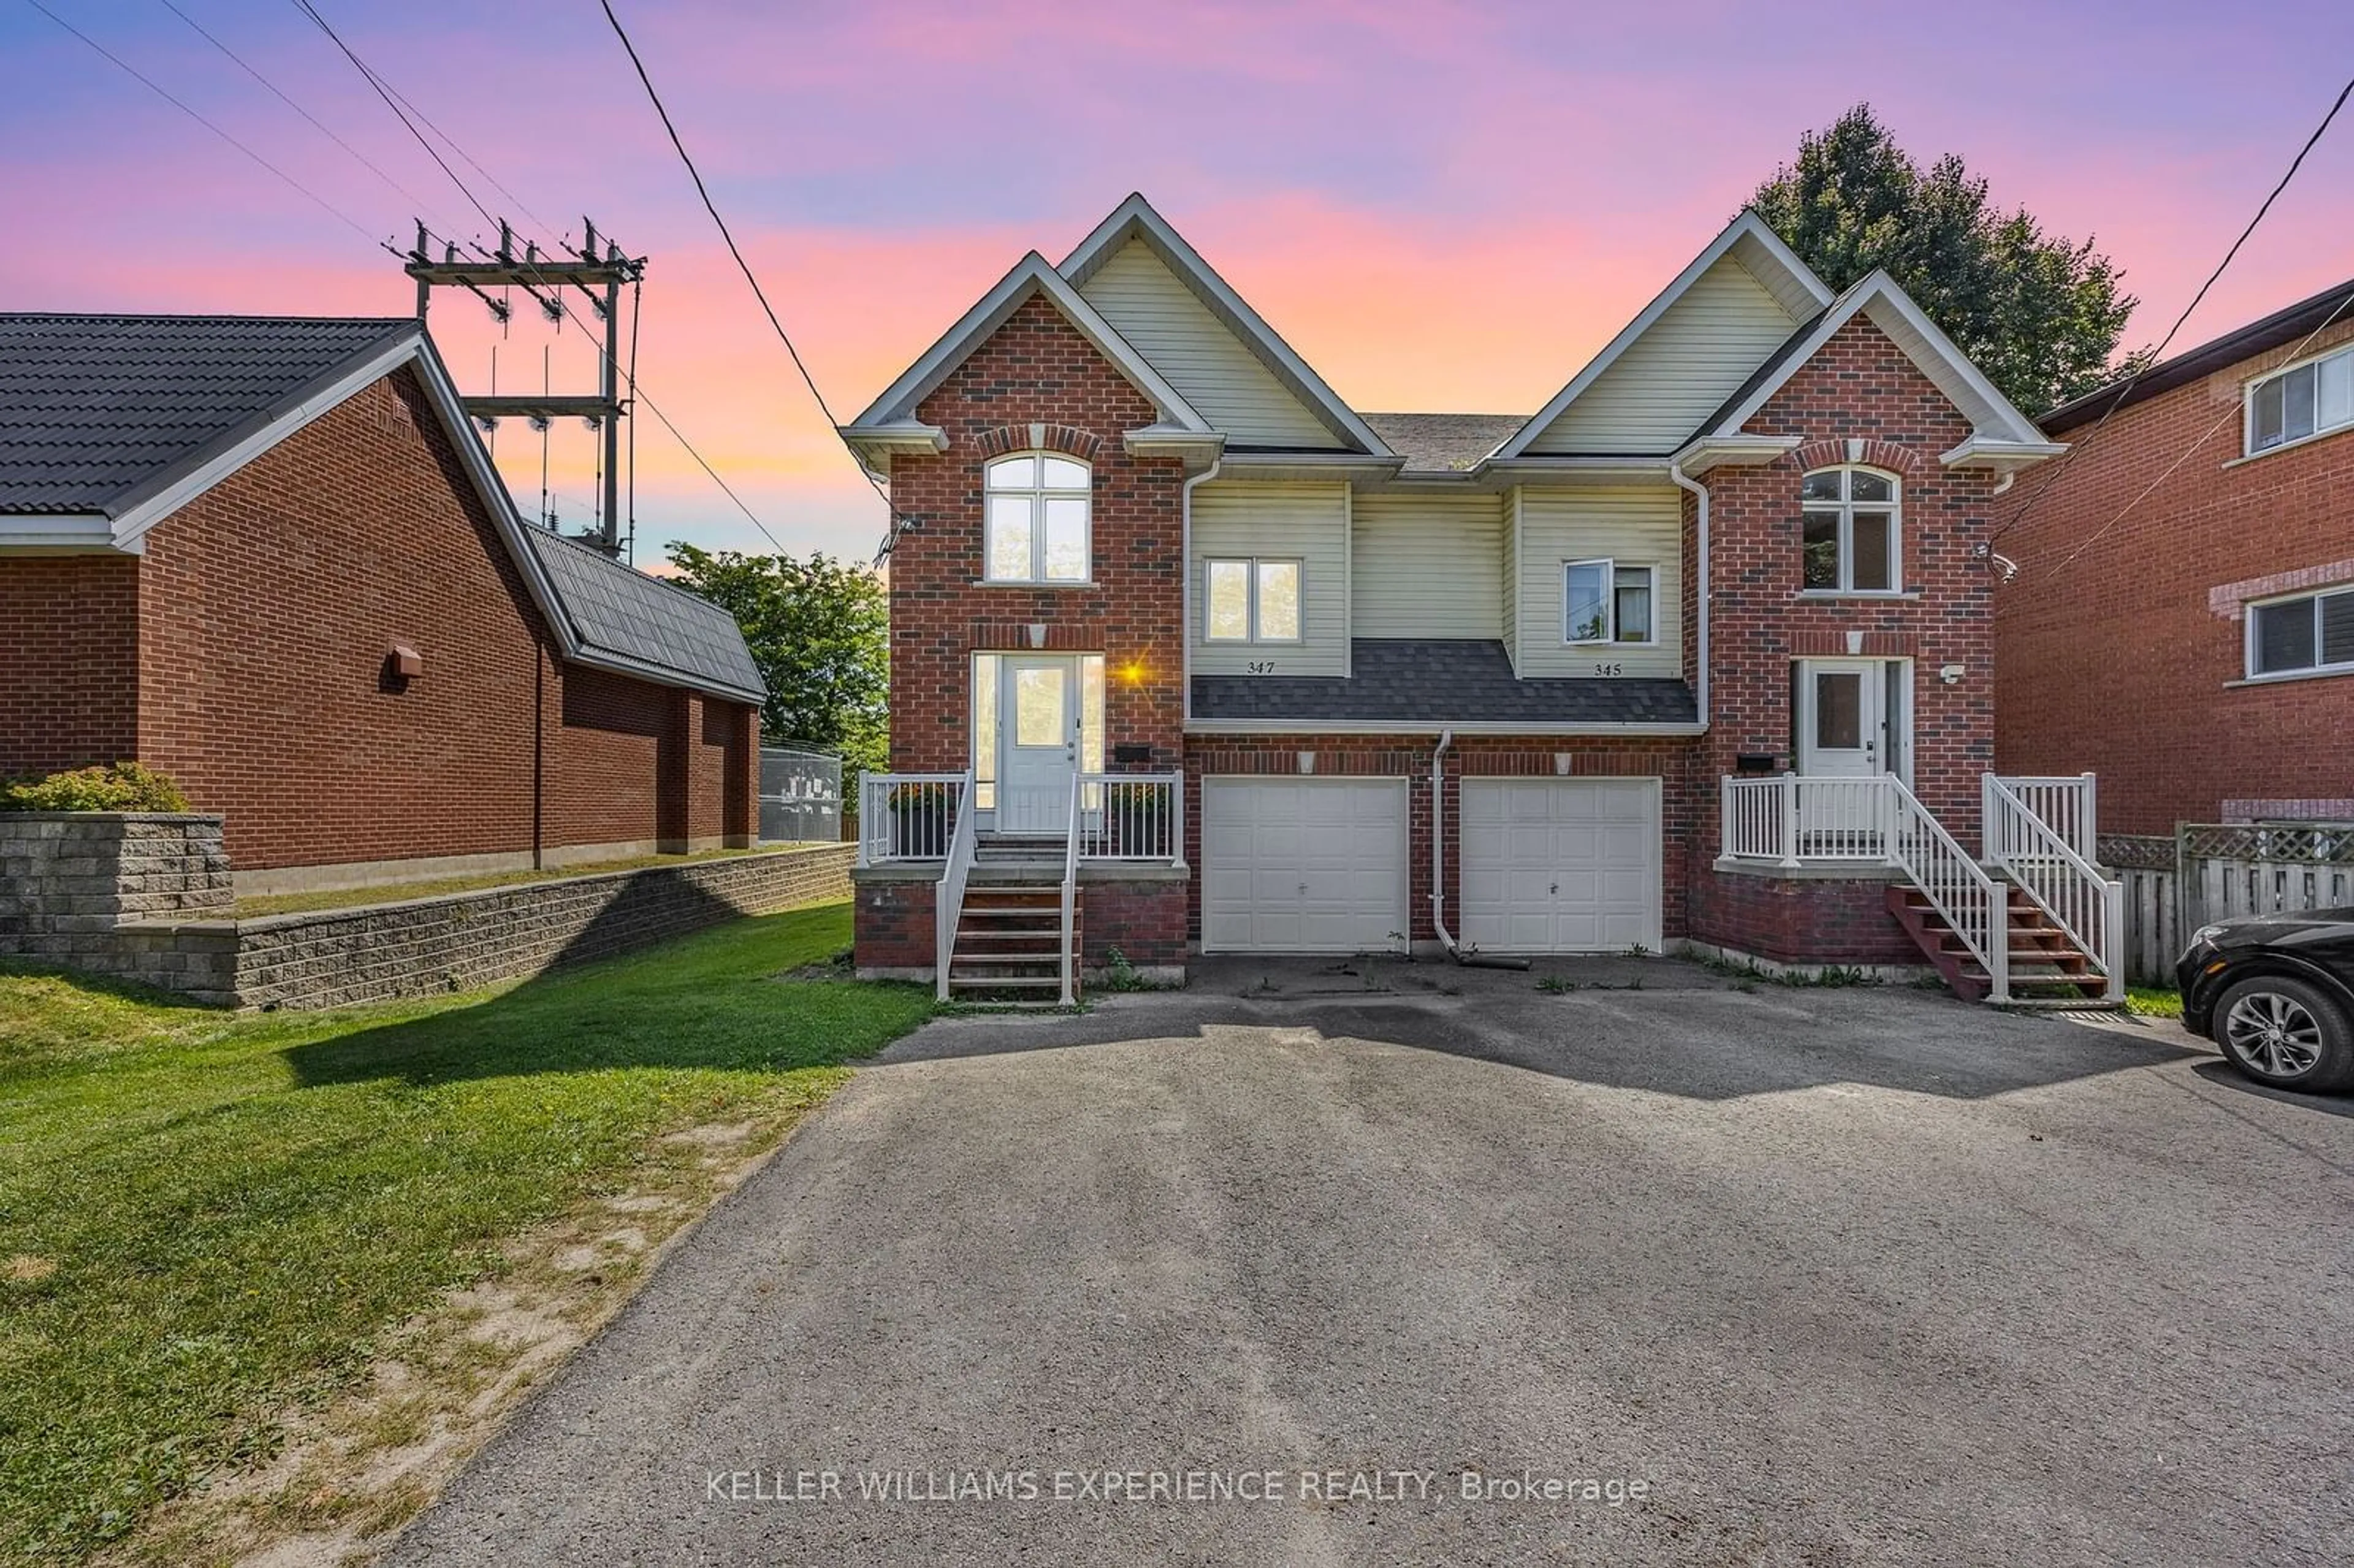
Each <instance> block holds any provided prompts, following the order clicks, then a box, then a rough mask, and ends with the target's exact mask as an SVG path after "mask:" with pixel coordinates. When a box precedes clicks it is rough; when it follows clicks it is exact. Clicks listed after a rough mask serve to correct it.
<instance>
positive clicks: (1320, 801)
mask: <svg viewBox="0 0 2354 1568" xmlns="http://www.w3.org/2000/svg"><path fill="white" fill-rule="evenodd" d="M1405 931H1406V785H1405V780H1404V779H1206V780H1204V783H1203V786H1202V950H1203V951H1204V952H1205V953H1236V952H1261V953H1362V952H1388V951H1392V950H1394V949H1395V948H1401V947H1403V946H1404V945H1405Z"/></svg>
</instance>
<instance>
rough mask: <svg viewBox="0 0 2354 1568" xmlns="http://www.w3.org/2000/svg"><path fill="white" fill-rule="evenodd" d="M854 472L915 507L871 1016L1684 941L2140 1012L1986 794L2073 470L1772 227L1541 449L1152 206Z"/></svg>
mask: <svg viewBox="0 0 2354 1568" xmlns="http://www.w3.org/2000/svg"><path fill="white" fill-rule="evenodd" d="M843 435H844V437H845V439H846V440H848V441H849V442H850V443H851V445H852V447H853V449H854V450H856V451H857V452H859V453H860V454H861V456H862V458H863V459H864V461H865V462H866V463H867V464H868V466H869V467H870V469H871V470H872V471H874V472H875V473H876V474H877V475H878V476H880V477H882V478H884V479H885V481H887V482H888V484H889V487H890V495H891V501H892V507H893V512H894V514H895V522H894V535H893V541H892V545H891V585H890V587H891V637H892V693H891V712H892V720H891V725H892V768H893V769H894V772H893V773H891V774H889V775H885V776H877V777H873V778H870V779H868V780H866V781H865V784H864V802H863V817H862V821H863V828H862V832H863V835H864V842H863V843H862V846H861V862H862V863H861V865H860V866H859V868H858V870H857V872H856V873H855V878H856V880H857V883H858V899H857V961H858V964H859V966H860V968H861V969H862V970H864V971H865V972H868V973H883V974H907V975H920V976H924V977H928V978H930V979H932V980H935V981H936V983H938V985H939V987H940V989H941V992H942V994H944V995H945V994H947V993H948V992H949V990H950V988H951V985H952V984H953V985H956V986H964V985H967V984H970V986H972V987H974V988H977V989H979V988H996V987H1006V988H1026V989H1031V990H1034V991H1038V992H1042V993H1045V994H1048V995H1053V994H1061V995H1068V994H1069V993H1070V990H1071V987H1072V984H1073V982H1074V979H1075V975H1076V974H1077V973H1084V972H1086V971H1088V970H1094V969H1102V968H1105V967H1107V966H1116V965H1118V964H1119V963H1121V962H1125V963H1126V964H1128V965H1131V966H1134V967H1136V968H1138V969H1146V970H1153V969H1159V970H1165V971H1170V972H1172V973H1173V972H1177V971H1181V970H1182V968H1183V966H1184V965H1185V963H1186V962H1187V960H1188V957H1189V955H1190V954H1192V953H1194V952H1204V953H1224V952H1250V951H1267V952H1288V953H1319V952H1329V953H1351V952H1358V951H1364V950H1384V949H1396V948H1405V947H1408V946H1411V947H1413V948H1419V949H1426V950H1429V951H1433V952H1441V951H1458V952H1465V951H1476V952H1479V953H1488V954H1498V953H1506V954H1510V953H1528V954H1548V953H1570V952H1592V951H1610V950H1616V951H1624V950H1627V949H1628V948H1633V947H1638V946H1639V947H1642V948H1646V949H1648V950H1651V951H1659V950H1662V949H1666V948H1678V947H1691V948H1700V949H1703V950H1711V951H1722V952H1725V953H1730V954H1734V955H1738V956H1744V957H1750V958H1754V959H1758V960H1760V961H1763V962H1765V963H1769V964H1773V963H1778V964H1786V965H1792V966H1797V967H1802V968H1803V967H1816V966H1821V965H1827V964H1860V965H1867V966H1891V967H1909V966H1917V965H1920V964H1922V963H1924V962H1930V963H1934V964H1935V965H1936V966H1937V967H1938V969H1940V970H1941V971H1942V972H1946V973H1947V974H1948V976H1949V978H1952V979H1954V980H1955V981H1956V984H1957V986H1959V987H1960V988H1961V989H1964V990H1965V991H1971V992H1972V993H1973V994H1978V993H1983V992H1985V991H1987V990H1988V989H1989V988H1990V987H1991V988H1992V989H1994V990H1997V991H2000V990H2002V989H2003V985H2004V975H2003V974H2002V973H1999V972H1990V968H1991V971H2000V970H2005V969H2010V970H2014V971H2016V972H2020V973H2024V972H2025V971H2028V970H2037V971H2050V974H2051V976H2052V978H2055V979H2056V980H2059V981H2060V982H2062V984H2063V985H2064V986H2065V987H2066V989H2068V990H2070V991H2072V993H2076V994H2079V995H2081V992H2082V991H2084V990H2086V989H2103V988H2104V987H2105V981H2104V980H2103V979H2102V977H2101V975H2100V974H2099V973H2098V972H2097V959H2098V954H2097V952H2094V954H2093V955H2091V956H2090V957H2089V958H2088V955H2087V953H2086V952H2085V951H2084V948H2085V946H2086V945H2087V944H2086V943H2084V942H2075V943H2072V942H2070V941H2069V940H2068V939H2066V938H2063V937H2062V936H2060V935H2059V934H2058V933H2056V932H2055V931H2053V930H2052V929H2050V928H2045V929H2041V930H2040V931H2033V932H2031V934H2029V935H2024V936H2022V935H2020V931H2026V930H2028V929H2029V928H2031V927H2035V926H2036V925H2037V923H2038V922H2037V917H2035V916H2033V915H2032V911H2030V912H2029V913H2028V914H2024V915H2018V916H2017V917H2016V919H2014V918H2013V915H2014V912H2015V911H2016V909H2017V908H2019V907H2020V906H2025V905H2026V904H2027V903H2028V900H2026V899H2025V898H2024V897H2023V896H2021V892H2022V890H2021V889H2020V888H2018V887H2016V886H2013V885H2009V884H2008V883H2007V882H2005V881H2004V879H2003V874H2002V872H2001V870H2000V868H1999V866H1997V867H1996V868H1995V869H1993V870H1992V871H1989V869H1988V866H1987V865H1986V864H1983V863H1981V860H1982V857H1981V856H1980V855H1979V854H1978V852H1977V849H1976V847H1975V846H1976V842H1977V840H1978V833H1979V826H1980V815H1981V803H1982V801H1985V800H1995V801H1997V802H1998V805H1999V809H2000V810H2003V811H2005V812H2015V811H2021V810H2024V811H2025V812H2026V817H2025V818H2024V819H2022V822H2021V823H2020V826H2019V834H2026V833H2028V832H2031V830H2030V829H2029V828H2028V827H2027V826H2026V825H2025V822H2026V821H2033V822H2034V823H2035V826H2036V828H2037V829H2039V830H2041V831H2042V832H2047V833H2049V832H2052V828H2051V826H2050V825H2049V824H2048V823H2046V822H2044V821H2043V820H2042V819H2043V817H2044V816H2046V815H2062V816H2064V815H2066V811H2065V810H2061V809H2060V808H2058V807H2053V808H2052V810H2048V811H2040V810H2031V809H2029V808H2027V807H2022V806H2020V804H2019V803H2018V800H2017V798H2015V797H2009V796H2005V795H1999V794H1997V793H1994V792H1992V790H1993V786H1991V785H1989V784H1988V782H1987V781H1986V779H1985V778H1984V775H1985V774H1986V773H1987V770H1988V769H1989V768H1991V766H1992V762H1993V753H1994V690H1993V670H1992V662H1993V647H1992V634H1991V624H1990V615H1991V610H1992V605H1993V596H1994V577H1993V573H1992V569H1991V567H1990V564H1989V561H1988V553H1987V550H1986V543H1987V539H1988V535H1989V533H1990V531H1991V529H1992V526H1993V519H1994V515H1995V513H1996V511H1997V509H1998V501H1997V498H1998V496H1999V493H2000V492H2001V491H2002V490H2003V489H2004V488H2005V487H2006V486H2007V485H2008V484H2009V482H2010V481H2011V479H2012V477H2013V476H2014V475H2015V474H2016V473H2017V472H2018V471H2020V470H2022V469H2026V468H2030V467H2032V466H2033V465H2035V464H2037V463H2040V462H2041V461H2044V460H2045V459H2047V458H2048V457H2050V456H2051V455H2052V454H2053V453H2054V452H2056V451H2057V450H2060V449H2059V448H2058V447H2056V446H2055V445H2054V444H2053V443H2052V442H2050V441H2049V440H2046V439H2045V438H2044V437H2043V436H2042V434H2041V432H2039V431H2038V430H2037V429H2035V428H2034V427H2033V426H2032V425H2031V423H2030V422H2029V421H2028V420H2027V419H2026V418H2024V417H2023V416H2021V415H2020V413H2019V411H2018V410H2017V409H2015V408H2012V407H2011V406H2010V405H2009V403H2008V402H2006V401H2005V400H2004V399H2003V398H2002V397H2001V395H2000V394H1999V392H1997V391H1996V390H1995V388H1994V387H1992V386H1991V385H1990V384H1989V383H1988V381H1987V380H1986V378H1985V377H1984V376H1982V375H1980V374H1979V373H1978V371H1977V370H1976V369H1975V368H1974V367H1973V366H1970V365H1969V364H1968V362H1967V360H1966V359H1965V358H1964V357H1963V356H1962V355H1961V354H1960V353H1959V351H1958V350H1956V348H1955V347H1954V345H1953V344H1952V343H1951V342H1950V341H1948V340H1947V339H1946V337H1945V335H1944V334H1942V333H1940V332H1938V331H1937V329H1936V328H1935V326H1934V325H1933V324H1931V323H1929V321H1928V320H1927V318H1926V317H1925V316H1924V315H1923V314H1922V313H1921V312H1920V310H1919V309H1918V308H1917V307H1916V306H1915V305H1914V303H1913V302H1911V301H1910V300H1909V299H1907V298H1906V297H1905V296H1904V294H1903V291H1902V290H1900V289H1898V288H1897V287H1896V285H1895V284H1894V283H1893V281H1890V280H1889V279H1888V278H1886V277H1885V276H1884V275H1880V274H1874V275H1873V276H1872V277H1869V278H1866V279H1864V280H1862V281H1860V282H1858V283H1857V284H1855V285H1854V286H1853V287H1851V288H1850V289H1848V290H1847V291H1844V292H1841V293H1839V294H1836V295H1834V293H1833V291H1831V290H1829V288H1827V287H1825V286H1824V284H1823V283H1822V281H1821V280H1820V279H1819V278H1817V277H1816V276H1815V275H1814V274H1813V273H1812V272H1811V271H1810V270H1808V268H1807V267H1806V266H1805V264H1804V263H1802V262H1801V261H1800V260H1798V259H1797V257H1796V256H1795V255H1793V254H1792V253H1791V252H1790V251H1789V249H1787V247H1786V246H1784V245H1783V244H1782V242H1781V241H1780V240H1779V239H1777V238H1776V237H1775V236H1774V234H1773V233H1772V231H1771V230H1770V229H1769V228H1766V226H1765V224H1764V223H1763V222H1761V221H1759V220H1758V219H1757V218H1756V217H1755V216H1754V215H1748V214H1744V215H1743V216H1742V217H1739V218H1738V219H1736V220H1735V221H1734V223H1733V224H1732V225H1731V226H1730V227H1728V228H1726V229H1725V230H1724V231H1723V233H1722V234H1720V235H1718V236H1717V237H1716V238H1714V239H1713V240H1712V241H1711V242H1710V244H1709V245H1708V246H1707V247H1706V248H1705V249H1702V252H1701V253H1700V254H1699V255H1698V256H1697V257H1696V258H1694V260H1692V262H1691V264H1690V265H1689V266H1688V267H1687V268H1685V269H1684V270H1683V271H1682V272H1681V273H1680V274H1679V275H1678V276H1677V277H1676V278H1675V279H1674V280H1673V281H1670V284H1669V285H1668V287H1667V288H1666V289H1665V290H1664V291H1662V292H1661V293H1660V295H1659V297H1658V298H1657V299H1656V300H1654V301H1653V302H1651V303H1650V304H1649V306H1648V307H1646V309H1645V310H1644V311H1643V312H1642V313H1641V314H1639V315H1638V317H1637V318H1636V319H1635V320H1634V321H1633V322H1631V323H1628V326H1627V328H1626V329H1625V330H1624V331H1623V332H1621V333H1620V334H1618V335H1617V337H1616V338H1614V339H1613V340H1612V342H1611V343H1610V344H1608V345H1607V346H1606V347H1605V348H1604V350H1603V351H1602V352H1601V354H1600V355H1597V356H1596V358H1595V360H1594V361H1593V362H1592V363H1591V364H1589V365H1588V366H1585V368H1584V369H1583V370H1581V371H1580V372H1578V374H1577V375H1576V376H1575V377H1573V378H1572V379H1571V380H1570V381H1569V383H1568V384H1567V385H1566V386H1565V387H1564V388H1563V389H1562V391H1561V393H1560V394H1559V395H1558V396H1557V397H1554V398H1553V400H1552V401H1551V402H1549V403H1548V404H1547V405H1546V406H1545V407H1544V408H1542V409H1540V410H1538V411H1537V412H1536V413H1534V414H1533V415H1531V416H1526V417H1522V416H1496V415H1468V414H1360V413H1359V412H1357V411H1356V410H1354V409H1352V408H1350V407H1349V406H1348V405H1347V404H1345V403H1344V402H1342V400H1341V398H1340V397H1338V396H1337V395H1336V394H1334V392H1333V391H1332V390H1331V387H1329V386H1328V385H1326V383H1325V382H1324V381H1323V379H1322V378H1321V377H1320V376H1318V375H1317V373H1316V372H1315V371H1314V370H1313V369H1312V368H1310V366H1308V365H1307V364H1306V363H1305V362H1304V361H1303V360H1301V359H1300V358H1299V355H1297V354H1296V353H1295V352H1293V350H1292V349H1291V348H1290V347H1289V345H1288V344H1285V343H1284V341H1283V340H1282V339H1281V338H1280V337H1279V336H1278V335H1277V334H1275V332H1274V331H1273V330H1272V329H1271V328H1269V327H1268V326H1267V323H1266V322H1265V321H1263V320H1262V319H1261V318H1260V317H1259V315H1258V314H1257V312H1256V311H1254V310H1253V309H1252V308H1251V306H1250V305H1249V304H1248V303H1247V302H1246V301H1245V300H1244V299H1243V298H1242V297H1241V296H1240V295H1239V294H1238V293H1236V292H1235V291H1234V289H1233V288H1232V287H1231V286H1229V285H1228V284H1227V283H1226V282H1225V280H1224V279H1222V278H1220V277H1219V276H1218V274H1217V273H1216V272H1215V271H1214V270H1212V269H1211V267H1210V266H1209V265H1208V263H1207V262H1205V261H1204V260H1203V259H1202V258H1201V256H1200V255H1199V254H1197V253H1196V252H1195V251H1194V249H1193V247H1192V246H1191V245H1189V244H1188V243H1187V242H1186V241H1185V239H1184V238H1182V236H1180V235H1179V234H1178V233H1177V232H1176V230H1175V229H1174V228H1172V227H1171V226H1170V225H1169V223H1168V222H1167V221H1166V220H1165V219H1164V218H1162V217H1161V215H1160V214H1159V213H1157V212H1155V211H1154V210H1153V209H1152V207H1150V205H1149V204H1147V203H1146V202H1145V201H1144V200H1143V198H1142V197H1140V196H1137V197H1131V198H1130V199H1129V201H1128V202H1126V203H1124V204H1123V205H1122V206H1121V207H1119V208H1118V209H1117V210H1116V211H1114V212H1113V213H1112V214H1111V215H1110V216H1109V217H1107V218H1105V219H1104V221H1103V222H1102V223H1101V224H1100V225H1098V226H1097V228H1096V229H1095V231H1094V232H1093V233H1091V234H1090V235H1088V236H1087V238H1086V239H1085V240H1083V241H1082V242H1081V243H1080V245H1079V246H1078V247H1077V249H1075V250H1074V251H1073V252H1072V253H1071V254H1070V255H1069V256H1068V257H1066V259H1065V260H1063V261H1062V262H1061V263H1060V264H1059V265H1056V264H1051V263H1049V262H1048V261H1047V260H1045V259H1044V257H1043V256H1040V255H1039V254H1037V253H1036V252H1032V253H1031V254H1030V255H1028V256H1026V257H1024V258H1023V260H1021V261H1020V262H1019V263H1018V264H1017V265H1016V266H1015V267H1014V268H1013V270H1012V271H1011V272H1009V273H1008V274H1007V275H1006V276H1005V277H1004V278H1003V279H1002V281H1000V282H999V283H998V284H997V285H996V286H995V287H994V288H992V289H991V291H989V292H988V293H987V294H986V295H985V296H984V297H983V298H982V299H981V301H980V302H978V303H976V304H975V305H974V306H973V308H972V309H971V310H970V312H969V313H967V314H966V315H965V316H964V318H963V319H962V320H960V322H958V323H955V324H954V325H953V326H952V327H950V328H949V331H948V332H947V333H946V334H944V335H943V336H942V337H941V338H940V339H939V340H938V342H937V343H936V344H934V345H933V346H932V347H931V348H930V349H929V350H928V352H927V353H926V354H925V355H923V356H922V357H921V358H920V359H918V360H917V362H916V363H915V364H914V365H913V366H910V367H909V368H908V369H907V372H906V374H905V375H903V376H900V377H899V378H898V380H897V381H896V382H895V383H894V384H893V385H892V386H891V387H888V388H886V389H885V391H884V392H883V393H882V394H881V395H880V396H879V397H876V398H875V402H874V404H873V405H872V406H871V407H870V408H867V409H866V410H865V411H864V413H863V414H862V415H861V416H860V417H859V418H857V420H855V421H854V423H852V424H850V425H848V426H845V427H844V428H843ZM2047 804H2048V803H2047ZM2006 821H2008V818H2006ZM2088 821H2089V820H2088V819H2087V822H2088ZM2074 826H2075V824H2074V822H2073V819H2071V820H2070V821H2068V822H2065V823H2063V824H2062V826H2061V828H2060V830H2059V831H2061V832H2073V831H2074ZM2005 831H2006V832H2009V829H2008V828H2006V830H2005ZM2018 836H2019V835H2014V837H2018ZM1962 840H1968V841H1970V842H1972V844H1973V846H1974V847H1973V848H1972V849H1971V850H1970V851H1967V852H1966V851H1964V850H1963V849H1962V848H1961V847H1960V841H1962ZM2006 842H2010V841H2008V840H2007V841H2006ZM2014 926H2016V927H2018V928H2019V929H2018V930H2012V929H2011V927H2014ZM2007 931H2008V932H2009V938H2006V936H2005V933H2006V932H2007ZM2088 940H2089V945H2090V946H2091V947H2092V948H2095V949H2097V948H2098V947H2099V943H2098V941H2097V939H2090V938H2088ZM2022 943H2024V944H2026V945H2028V946H2030V947H2032V948H2033V949H2034V951H2035V954H2036V955H2039V956H2037V957H2035V958H2032V959H2020V960H2018V961H2016V962H2014V961H2013V949H2014V948H2020V947H2021V944H2022ZM1997 949H1999V951H1998V950H1997ZM943 958H945V959H946V960H947V961H946V962H945V963H943V962H942V961H941V960H942V959H943ZM1989 967H1990V968H1989Z"/></svg>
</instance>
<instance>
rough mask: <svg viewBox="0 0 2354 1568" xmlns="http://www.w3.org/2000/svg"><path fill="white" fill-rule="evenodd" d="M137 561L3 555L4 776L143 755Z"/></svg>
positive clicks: (0, 757)
mask: <svg viewBox="0 0 2354 1568" xmlns="http://www.w3.org/2000/svg"><path fill="white" fill-rule="evenodd" d="M138 650H139V563H138V562H137V561H135V560H133V559H131V558H130V557H128V556H0V779H5V778H9V777H11V776H14V775H17V774H37V773H54V772H56V771H58V770H59V769H60V768H85V767H88V766H89V765H90V764H91V763H94V762H119V761H122V760H123V759H125V758H132V757H135V756H136V755H138V749H139V704H138V694H139V687H138V683H137V681H136V680H135V678H134V668H135V665H136V662H137V660H138Z"/></svg>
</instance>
